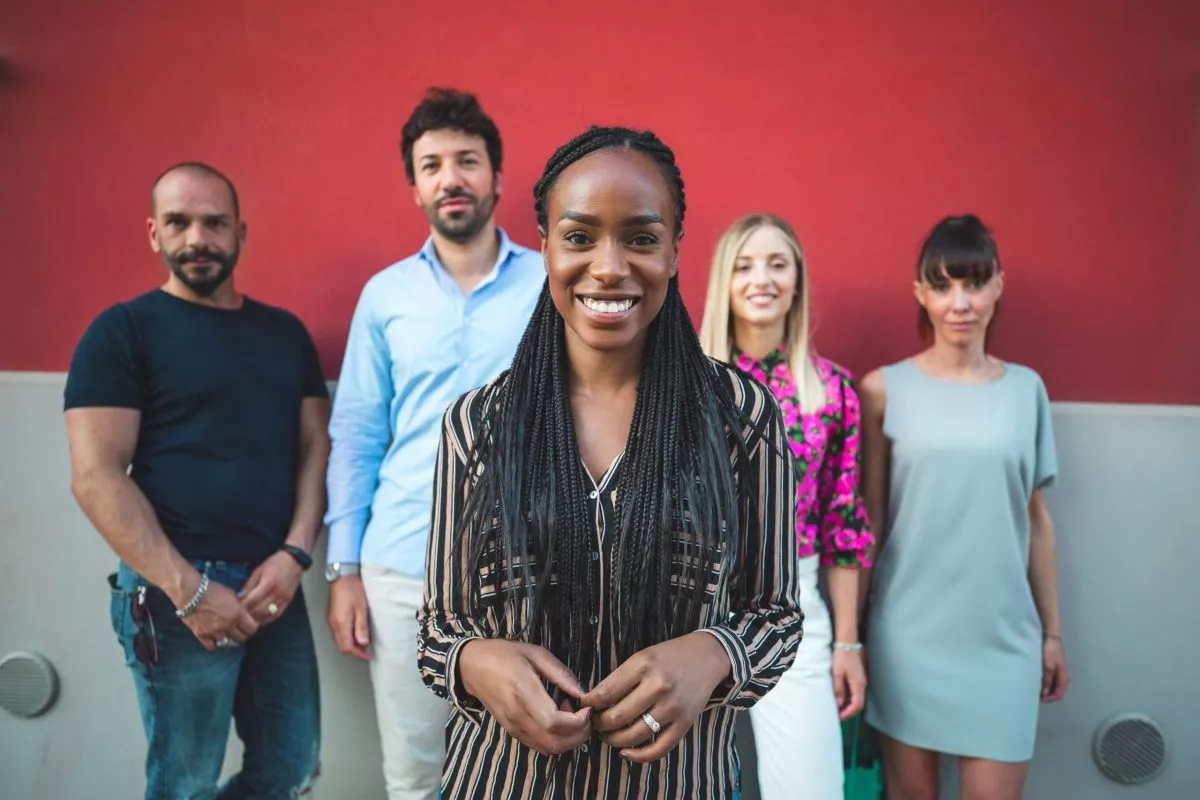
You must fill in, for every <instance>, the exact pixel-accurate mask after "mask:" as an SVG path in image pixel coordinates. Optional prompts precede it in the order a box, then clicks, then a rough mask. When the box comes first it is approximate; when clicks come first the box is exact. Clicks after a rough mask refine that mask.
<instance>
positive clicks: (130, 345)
mask: <svg viewBox="0 0 1200 800" xmlns="http://www.w3.org/2000/svg"><path fill="white" fill-rule="evenodd" d="M328 396H329V395H328V390H327V389H326V387H325V381H324V379H323V378H322V376H321V370H320V367H319V365H318V363H317V353H316V348H315V347H313V343H312V339H311V338H310V337H309V335H308V331H306V330H305V328H304V325H303V323H301V322H300V320H299V319H297V318H296V317H295V316H293V315H292V314H290V313H288V312H287V311H284V310H282V309H278V308H273V307H271V306H267V305H264V304H262V303H258V302H255V301H253V300H251V299H249V298H245V302H244V303H243V305H242V307H241V308H239V309H237V310H233V311H231V310H222V309H216V308H212V307H210V306H203V305H198V304H196V303H189V302H188V301H186V300H183V299H180V298H178V297H175V296H173V295H170V294H167V293H166V292H164V291H161V290H155V291H152V292H148V293H146V294H143V295H141V296H139V297H136V298H134V299H133V300H130V301H129V302H125V303H118V304H116V305H114V306H112V307H110V308H108V309H106V310H105V311H103V312H102V313H101V314H100V315H99V316H98V317H96V319H95V320H94V321H93V322H92V324H91V325H90V326H89V327H88V329H87V331H85V332H84V334H83V337H82V338H81V339H80V342H79V345H78V346H77V347H76V350H75V355H74V357H73V358H72V360H71V367H70V370H69V372H68V373H67V388H66V392H65V407H66V408H68V409H70V408H80V407H99V406H103V407H119V408H133V409H137V410H138V411H140V412H141V428H140V430H139V433H138V443H137V450H136V451H135V452H134V456H133V465H132V470H131V472H130V476H131V477H132V478H133V480H134V482H135V483H137V485H138V487H139V488H141V490H142V493H143V494H145V495H146V498H147V499H148V500H149V501H150V504H151V505H152V506H153V507H154V511H155V513H156V514H157V515H158V521H159V523H160V524H161V525H162V528H163V531H164V532H165V533H166V535H167V538H168V539H170V540H171V543H172V544H174V545H175V547H176V548H177V549H178V550H179V551H180V553H181V554H183V556H184V557H186V558H192V559H208V560H224V561H230V562H250V563H252V564H257V563H259V562H261V561H262V560H263V559H265V558H266V557H267V556H269V555H270V554H271V553H273V552H274V551H276V550H278V549H279V547H280V546H281V545H282V544H283V541H284V539H285V538H286V536H287V531H288V528H289V527H290V525H291V520H292V512H293V510H294V507H295V501H296V473H297V467H298V460H299V450H300V403H301V401H302V400H303V399H304V398H305V397H328Z"/></svg>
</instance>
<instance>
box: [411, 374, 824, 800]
mask: <svg viewBox="0 0 1200 800" xmlns="http://www.w3.org/2000/svg"><path fill="white" fill-rule="evenodd" d="M714 363H715V362H714ZM715 366H716V369H717V370H718V371H719V372H720V374H721V376H722V377H723V378H724V379H725V381H726V382H727V383H728V385H729V387H730V388H731V390H732V392H733V396H734V397H735V399H736V401H737V402H738V403H739V404H740V406H741V408H742V409H743V411H744V412H745V415H746V417H747V418H748V419H749V420H750V421H752V422H753V423H754V425H755V426H756V427H757V428H758V429H759V430H765V431H766V436H767V439H768V440H769V441H771V442H772V443H773V445H774V447H771V448H768V447H764V446H763V444H762V440H759V439H757V438H756V439H755V441H754V443H753V444H752V446H751V448H750V449H749V453H750V459H751V460H750V463H751V466H752V468H753V469H754V470H755V471H756V473H757V475H758V478H759V481H758V485H759V497H758V507H759V515H758V518H757V519H752V520H746V521H745V522H744V523H743V526H742V530H741V535H740V537H739V542H740V545H739V547H738V552H737V553H736V558H735V559H734V560H733V563H729V562H730V559H727V558H724V557H723V556H724V554H723V553H722V552H721V549H720V548H719V547H716V548H713V549H712V550H711V551H710V552H708V553H705V554H704V557H705V558H707V559H708V561H709V564H710V570H711V575H712V578H711V579H710V581H709V587H708V593H707V597H706V599H705V602H704V607H703V612H702V617H701V619H702V625H701V627H702V629H703V630H705V631H707V632H709V633H711V634H712V635H713V636H715V637H716V638H717V639H718V640H719V641H720V642H721V644H722V646H723V647H724V648H725V650H726V652H727V653H728V655H729V659H730V662H731V664H732V670H731V675H730V677H729V678H728V679H727V680H726V681H725V683H724V684H722V685H720V686H718V687H717V689H716V691H715V692H714V694H713V697H712V698H711V699H710V701H709V703H708V705H707V706H706V707H705V710H704V711H703V712H702V713H701V715H700V717H699V719H698V720H697V721H696V724H695V725H694V726H693V727H692V729H691V730H690V731H688V733H687V734H686V735H685V736H684V737H683V739H682V740H681V741H680V742H679V744H678V745H677V746H676V747H675V749H673V750H672V751H671V752H670V753H668V754H667V755H666V756H665V757H664V758H662V759H661V760H659V761H657V762H654V763H651V764H636V763H632V762H629V761H626V760H625V759H623V758H621V756H620V754H619V751H618V750H617V749H615V748H611V747H609V746H608V745H607V744H605V743H604V742H603V741H602V740H601V739H600V737H599V735H598V734H593V736H592V738H591V740H590V741H589V742H587V743H585V744H584V745H582V746H581V747H579V748H578V749H577V750H575V751H573V752H567V753H563V754H559V755H555V756H544V755H541V754H540V753H537V752H536V751H534V750H532V749H531V748H529V747H528V746H526V745H525V744H524V743H522V742H520V741H519V740H517V739H515V738H513V737H512V736H510V735H509V734H508V733H507V732H506V731H505V730H504V729H503V727H501V725H500V724H499V723H498V722H497V721H496V720H495V718H493V717H492V716H491V715H490V714H489V713H488V712H487V711H486V709H484V708H483V706H482V705H481V704H480V703H479V701H478V700H476V699H475V698H473V697H471V696H468V695H466V694H465V693H464V692H463V690H462V689H461V687H459V686H458V685H457V680H458V675H457V669H456V660H457V657H458V653H459V652H460V650H461V648H462V646H463V644H465V643H466V642H467V641H469V640H470V639H471V638H476V637H492V636H495V635H496V633H495V632H496V631H497V630H498V621H497V619H496V617H495V613H494V611H493V610H491V609H485V610H483V611H480V612H479V613H475V614H471V613H469V612H468V611H467V603H466V599H465V598H464V597H463V592H462V579H463V577H464V575H465V573H466V570H468V569H470V570H471V573H472V580H480V581H481V582H482V585H481V586H480V593H481V595H484V596H486V595H488V594H494V593H495V592H497V591H501V587H500V586H499V585H498V582H499V580H500V578H501V575H502V574H503V571H501V570H495V569H491V568H489V567H488V565H473V566H468V564H467V563H465V560H466V559H467V558H469V556H468V550H467V548H468V545H467V544H466V543H465V542H463V543H461V544H460V540H459V537H457V536H456V533H457V531H458V528H459V519H460V514H461V513H462V510H463V508H464V506H465V502H466V492H467V489H468V488H469V487H467V485H466V482H465V480H464V478H465V477H466V475H465V472H466V463H467V454H468V453H469V452H470V449H471V445H472V442H473V440H474V435H475V433H476V431H477V430H478V428H479V424H480V420H481V418H482V415H483V412H484V410H485V409H486V408H487V406H488V404H489V403H491V402H492V401H493V399H494V397H495V393H496V387H497V382H493V383H491V384H488V385H486V386H484V387H481V388H480V389H476V390H475V391H473V392H471V393H469V394H467V395H465V396H463V397H462V398H460V399H459V400H458V401H456V402H455V403H454V404H453V405H452V406H451V407H450V408H449V410H448V411H447V412H446V415H445V418H444V424H443V431H442V439H441V445H440V449H439V452H438V458H437V472H436V476H435V483H434V507H433V525H432V529H431V531H430V543H429V551H428V553H429V555H428V564H427V569H426V578H425V603H424V607H423V608H422V610H421V612H420V613H419V620H420V623H421V628H420V633H419V634H418V647H419V653H418V661H419V666H420V671H421V677H422V679H423V680H424V681H425V683H426V685H427V686H428V687H429V688H430V689H431V690H432V691H433V692H434V693H435V694H437V695H438V696H440V697H443V698H447V699H449V700H450V701H451V703H453V705H454V707H455V712H454V713H453V714H452V716H451V719H450V722H449V726H448V730H447V733H448V747H447V754H446V762H445V766H444V769H443V774H442V797H445V798H470V799H471V800H474V798H480V799H481V800H482V798H489V800H490V798H539V799H540V798H544V797H546V798H548V797H563V798H567V797H580V798H584V797H586V798H598V799H600V800H633V799H634V798H650V797H662V798H680V797H686V798H708V797H711V798H718V797H719V798H728V797H731V796H733V794H734V790H735V788H737V787H738V780H739V777H738V776H739V771H740V767H739V763H738V757H737V752H736V750H735V747H734V736H733V727H734V715H735V713H736V712H737V711H738V710H744V709H747V708H750V707H751V706H753V705H754V704H755V703H756V702H758V700H760V699H761V698H762V697H763V695H765V694H766V693H767V692H768V691H769V690H770V689H771V687H772V686H774V684H775V682H776V681H778V680H779V677H780V676H781V675H782V674H783V673H784V672H785V671H786V670H787V669H788V667H790V666H791V664H792V661H793V660H794V658H795V655H796V648H797V647H798V646H799V643H800V637H801V633H802V621H803V614H802V613H801V611H800V605H799V588H798V586H797V583H796V563H797V551H796V537H795V536H794V535H793V527H794V523H793V519H794V503H795V475H794V472H793V470H792V468H791V465H790V464H789V463H788V456H787V453H788V442H787V438H786V435H785V433H784V429H783V425H782V418H781V416H780V412H779V408H778V406H777V405H776V403H775V401H774V399H773V398H772V397H771V395H770V394H769V393H768V391H767V390H766V388H765V387H763V386H762V385H761V384H759V383H757V382H756V381H754V380H752V379H750V378H748V377H746V376H744V375H741V374H739V373H738V372H736V371H735V370H732V369H730V368H729V367H727V366H725V365H719V364H718V365H715ZM498 380H503V376H502V377H501V378H500V379H498ZM741 435H742V436H743V437H744V438H745V440H746V441H749V435H750V431H749V429H748V428H747V429H744V430H743V431H741ZM621 461H622V458H621V456H618V457H617V459H616V460H615V461H614V462H613V464H612V465H611V466H610V467H609V469H608V471H607V472H606V473H605V474H604V476H603V477H602V478H601V479H600V480H599V481H596V482H595V484H594V489H595V490H594V491H593V492H591V493H590V495H589V503H591V504H592V507H593V510H594V512H595V520H596V548H595V549H594V550H593V552H592V554H591V559H592V564H593V565H594V569H595V570H596V572H595V574H594V577H595V584H594V585H596V586H599V587H602V588H601V591H599V592H597V593H596V594H595V598H596V599H595V608H594V613H593V614H592V616H591V618H590V620H589V622H590V624H591V627H592V629H593V635H592V637H591V638H590V640H587V644H586V645H585V647H586V650H587V652H585V654H584V657H583V659H582V660H581V663H582V664H585V665H588V666H586V667H585V668H584V669H583V672H584V674H581V675H579V676H577V677H578V678H579V681H580V684H581V686H582V687H583V689H584V691H585V692H586V691H588V690H590V689H591V688H592V687H594V686H596V685H597V684H598V683H599V682H600V681H601V680H603V679H604V678H605V676H607V675H608V674H610V673H611V672H612V671H613V670H615V669H616V668H617V666H618V663H617V657H616V646H615V643H616V637H615V631H614V628H613V623H614V619H613V617H614V614H615V609H614V608H613V607H612V606H611V605H609V603H608V600H607V599H606V598H607V597H608V596H609V594H610V593H609V592H608V591H607V590H605V589H604V588H603V587H607V586H608V585H609V581H610V576H609V575H607V574H606V572H607V571H608V569H609V567H608V565H610V564H611V563H612V559H611V556H612V548H613V546H614V544H615V543H614V541H613V540H614V538H615V525H616V521H617V519H618V511H619V509H620V507H621V498H619V497H617V496H616V489H615V487H616V486H617V484H618V478H619V473H620V470H621ZM579 469H584V467H583V464H582V461H580V463H579ZM590 481H591V479H590V478H589V479H588V482H590ZM699 547H700V545H699V544H698V543H696V542H694V541H693V542H691V543H689V542H688V541H687V539H686V537H685V536H684V535H682V534H681V535H679V536H677V541H676V543H675V553H676V556H675V557H676V558H677V559H680V560H681V561H682V560H684V559H694V558H695V554H696V551H697V548H699ZM693 563H694V562H693ZM680 571H683V570H680ZM673 572H676V570H673ZM734 576H737V577H739V578H740V579H741V580H731V578H733V577H734ZM508 588H509V587H507V586H505V587H503V590H504V591H507V590H508Z"/></svg>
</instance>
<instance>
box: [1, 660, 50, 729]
mask: <svg viewBox="0 0 1200 800" xmlns="http://www.w3.org/2000/svg"><path fill="white" fill-rule="evenodd" d="M57 697H58V673H56V672H55V671H54V666H53V665H52V664H51V663H50V662H49V661H47V660H46V659H45V658H42V657H41V656H39V655H37V654H36V653H9V654H8V655H6V656H5V657H4V658H3V659H0V708H3V709H4V710H5V711H7V712H9V713H10V714H13V715H15V716H18V717H36V716H38V715H39V714H44V713H45V712H46V711H47V710H48V709H49V708H50V706H52V705H54V701H55V699H57Z"/></svg>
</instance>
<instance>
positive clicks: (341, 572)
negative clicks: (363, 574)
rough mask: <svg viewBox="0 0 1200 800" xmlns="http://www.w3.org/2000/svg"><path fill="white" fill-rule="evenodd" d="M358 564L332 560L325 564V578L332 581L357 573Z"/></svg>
mask: <svg viewBox="0 0 1200 800" xmlns="http://www.w3.org/2000/svg"><path fill="white" fill-rule="evenodd" d="M357 574H358V564H351V563H349V562H346V561H332V562H330V563H328V564H326V565H325V580H327V581H329V582H330V583H333V582H334V581H336V580H337V579H338V578H342V577H345V576H346V575H357Z"/></svg>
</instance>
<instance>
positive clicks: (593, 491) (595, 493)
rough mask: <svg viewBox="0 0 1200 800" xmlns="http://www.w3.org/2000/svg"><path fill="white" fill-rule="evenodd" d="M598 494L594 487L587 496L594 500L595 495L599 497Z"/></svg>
mask: <svg viewBox="0 0 1200 800" xmlns="http://www.w3.org/2000/svg"><path fill="white" fill-rule="evenodd" d="M599 496H600V495H599V494H598V493H597V492H596V490H595V489H593V490H592V491H591V493H590V494H588V497H590V498H592V499H593V500H595V499H596V498H597V497H599Z"/></svg>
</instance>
